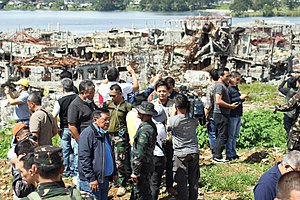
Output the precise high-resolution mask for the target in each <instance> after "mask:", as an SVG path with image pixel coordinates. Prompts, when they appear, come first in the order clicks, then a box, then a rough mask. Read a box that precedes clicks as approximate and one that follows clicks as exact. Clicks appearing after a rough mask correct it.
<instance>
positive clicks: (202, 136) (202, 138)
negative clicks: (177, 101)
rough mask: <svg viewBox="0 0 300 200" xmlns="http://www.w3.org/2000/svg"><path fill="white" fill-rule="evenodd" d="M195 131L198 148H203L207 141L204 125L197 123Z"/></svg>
mask: <svg viewBox="0 0 300 200" xmlns="http://www.w3.org/2000/svg"><path fill="white" fill-rule="evenodd" d="M196 132H197V137H198V146H199V147H200V148H203V147H205V146H206V145H208V144H209V141H208V136H207V129H206V127H204V126H200V125H199V126H198V128H197V131H196Z"/></svg>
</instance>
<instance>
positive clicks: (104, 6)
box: [95, 0, 115, 11]
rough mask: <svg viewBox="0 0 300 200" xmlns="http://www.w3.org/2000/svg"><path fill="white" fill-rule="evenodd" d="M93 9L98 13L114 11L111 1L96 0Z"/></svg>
mask: <svg viewBox="0 0 300 200" xmlns="http://www.w3.org/2000/svg"><path fill="white" fill-rule="evenodd" d="M95 9H96V10H99V11H111V10H115V6H114V4H113V2H112V0H98V1H97V2H96V3H95Z"/></svg>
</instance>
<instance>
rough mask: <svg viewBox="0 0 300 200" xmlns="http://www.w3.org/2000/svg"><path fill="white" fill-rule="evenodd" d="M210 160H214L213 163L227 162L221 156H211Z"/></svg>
mask: <svg viewBox="0 0 300 200" xmlns="http://www.w3.org/2000/svg"><path fill="white" fill-rule="evenodd" d="M212 162H214V163H228V162H229V160H227V159H223V158H213V159H212Z"/></svg>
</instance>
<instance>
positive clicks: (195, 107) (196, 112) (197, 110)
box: [179, 85, 206, 126]
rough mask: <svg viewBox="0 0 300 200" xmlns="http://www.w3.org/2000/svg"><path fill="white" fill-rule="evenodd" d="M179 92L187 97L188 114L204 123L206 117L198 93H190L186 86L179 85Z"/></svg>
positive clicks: (201, 123)
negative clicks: (188, 103)
mask: <svg viewBox="0 0 300 200" xmlns="http://www.w3.org/2000/svg"><path fill="white" fill-rule="evenodd" d="M179 92H180V93H181V94H184V95H186V96H187V97H188V100H189V102H190V107H189V116H190V117H192V118H196V119H198V120H199V123H200V125H202V126H203V125H204V124H206V117H205V113H204V104H203V102H202V100H201V99H200V97H199V96H198V95H195V94H194V93H190V92H189V90H188V88H187V86H184V85H181V86H180V87H179Z"/></svg>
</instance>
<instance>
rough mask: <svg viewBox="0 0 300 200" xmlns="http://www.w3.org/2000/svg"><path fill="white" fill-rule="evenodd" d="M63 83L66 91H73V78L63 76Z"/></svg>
mask: <svg viewBox="0 0 300 200" xmlns="http://www.w3.org/2000/svg"><path fill="white" fill-rule="evenodd" d="M61 84H62V86H63V88H64V90H65V91H66V92H71V91H73V87H74V85H73V81H72V80H71V79H69V78H63V79H62V80H61Z"/></svg>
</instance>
